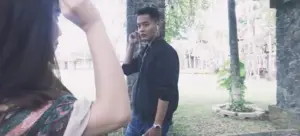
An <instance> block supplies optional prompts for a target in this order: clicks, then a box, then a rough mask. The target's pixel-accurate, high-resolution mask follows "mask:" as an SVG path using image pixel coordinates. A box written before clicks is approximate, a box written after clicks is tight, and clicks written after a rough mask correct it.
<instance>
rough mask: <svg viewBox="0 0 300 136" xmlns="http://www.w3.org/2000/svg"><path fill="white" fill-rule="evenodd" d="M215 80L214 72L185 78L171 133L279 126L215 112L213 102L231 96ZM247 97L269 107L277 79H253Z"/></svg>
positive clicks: (192, 135)
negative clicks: (222, 115)
mask: <svg viewBox="0 0 300 136" xmlns="http://www.w3.org/2000/svg"><path fill="white" fill-rule="evenodd" d="M215 81H216V79H215V77H214V76H199V75H198V76H185V77H182V78H181V81H180V83H181V86H180V104H179V107H178V109H177V111H176V113H175V115H174V125H173V127H172V129H171V133H170V136H216V135H220V134H226V133H231V134H232V133H234V134H236V133H248V132H261V131H267V130H274V129H275V128H274V127H273V126H272V125H271V124H270V122H268V121H259V120H235V119H230V118H223V117H219V116H217V115H215V114H214V113H213V112H212V109H211V108H212V105H214V104H220V103H224V102H226V101H227V99H228V92H226V91H224V90H220V89H218V88H217V85H216V84H215ZM257 87H259V88H260V89H259V88H257ZM246 99H247V100H248V101H250V102H251V103H253V104H256V105H258V106H259V107H261V108H267V106H268V105H270V104H274V103H275V86H274V83H270V82H267V81H249V82H248V91H247V92H246ZM110 135H111V136H121V135H122V134H120V133H114V134H110Z"/></svg>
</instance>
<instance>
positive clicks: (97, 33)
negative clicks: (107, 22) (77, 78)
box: [60, 0, 131, 136]
mask: <svg viewBox="0 0 300 136" xmlns="http://www.w3.org/2000/svg"><path fill="white" fill-rule="evenodd" d="M60 7H61V11H62V12H63V14H64V16H65V17H66V18H68V19H69V20H70V21H72V22H73V23H74V24H76V25H77V26H79V27H80V28H81V29H82V30H83V31H84V32H85V33H86V36H87V40H88V44H89V48H90V51H91V54H92V59H93V64H94V75H95V86H96V100H95V102H94V103H93V105H92V107H91V111H90V118H89V121H88V125H87V128H86V130H85V135H87V136H93V135H101V134H105V133H108V132H111V131H113V130H116V129H118V128H121V127H122V126H124V125H126V124H127V123H128V122H129V120H130V116H131V111H130V101H129V95H128V91H127V85H126V82H125V78H124V76H123V72H122V69H121V66H120V63H119V60H118V59H117V57H116V54H115V52H114V49H113V46H112V45H111V42H110V40H109V38H108V35H107V33H106V30H105V27H104V24H103V22H102V19H101V17H100V15H99V13H98V11H97V9H96V8H95V6H94V5H93V4H92V3H91V1H90V0H60ZM83 80H84V79H83Z"/></svg>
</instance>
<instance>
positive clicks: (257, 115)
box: [212, 103, 266, 119]
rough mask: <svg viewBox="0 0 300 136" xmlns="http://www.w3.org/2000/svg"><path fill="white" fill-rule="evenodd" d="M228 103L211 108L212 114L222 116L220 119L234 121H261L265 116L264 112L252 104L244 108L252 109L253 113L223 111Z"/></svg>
mask: <svg viewBox="0 0 300 136" xmlns="http://www.w3.org/2000/svg"><path fill="white" fill-rule="evenodd" d="M228 105H229V103H225V104H218V105H214V106H213V107H212V110H213V112H215V113H216V114H218V115H220V116H222V117H230V118H234V119H261V118H262V117H263V116H264V115H265V113H266V112H265V111H264V110H263V109H261V108H258V107H256V106H254V105H252V104H247V105H246V106H247V107H249V108H252V109H254V111H253V112H234V111H230V110H227V109H225V108H224V107H226V106H228Z"/></svg>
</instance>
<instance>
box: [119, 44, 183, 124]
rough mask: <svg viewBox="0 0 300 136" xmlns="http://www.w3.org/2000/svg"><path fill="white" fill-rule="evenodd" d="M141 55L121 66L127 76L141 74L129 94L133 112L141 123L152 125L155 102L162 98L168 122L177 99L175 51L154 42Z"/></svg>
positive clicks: (154, 114)
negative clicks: (165, 103)
mask: <svg viewBox="0 0 300 136" xmlns="http://www.w3.org/2000/svg"><path fill="white" fill-rule="evenodd" d="M147 48H148V49H147ZM143 54H145V56H144V55H143ZM143 54H141V55H139V57H137V58H135V59H133V60H132V61H131V63H130V64H123V65H122V68H123V71H124V74H125V75H127V76H128V75H130V74H133V73H136V72H140V73H139V77H138V80H137V83H136V87H134V88H135V89H134V90H133V95H132V100H133V110H134V113H135V114H137V115H138V116H140V117H141V118H142V119H143V120H144V121H148V122H149V123H153V121H154V120H155V116H156V109H157V104H158V99H161V100H164V101H169V106H168V111H167V114H166V117H165V122H168V121H171V120H172V116H173V113H174V111H175V110H176V109H177V106H178V99H179V95H178V77H179V59H178V55H177V52H176V51H175V49H174V48H173V47H172V46H170V45H169V44H168V43H167V42H166V41H165V40H163V39H157V40H155V41H154V42H152V44H151V45H150V46H149V47H146V49H145V51H144V53H143ZM143 56H144V59H143ZM142 61H143V62H142Z"/></svg>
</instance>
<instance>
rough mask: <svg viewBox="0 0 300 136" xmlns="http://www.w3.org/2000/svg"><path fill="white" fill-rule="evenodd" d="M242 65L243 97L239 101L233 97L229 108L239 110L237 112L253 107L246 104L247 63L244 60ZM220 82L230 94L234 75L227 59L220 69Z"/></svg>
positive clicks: (241, 85) (241, 86) (241, 83)
mask: <svg viewBox="0 0 300 136" xmlns="http://www.w3.org/2000/svg"><path fill="white" fill-rule="evenodd" d="M239 65H240V76H241V78H240V82H239V83H240V89H241V90H240V91H241V94H240V95H241V99H240V100H239V101H233V100H232V99H231V101H230V102H231V104H230V107H229V109H230V110H232V111H237V112H248V111H252V109H249V108H247V107H246V106H245V104H246V101H245V98H244V97H245V96H244V94H245V90H246V85H245V79H246V71H245V65H244V63H243V62H240V63H239ZM217 74H218V78H219V79H218V84H219V86H220V87H221V88H224V89H226V90H228V91H229V93H230V96H231V93H232V89H231V87H232V76H231V73H230V61H226V63H225V64H224V65H223V66H222V67H221V68H220V70H219V71H218V73H217Z"/></svg>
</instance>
